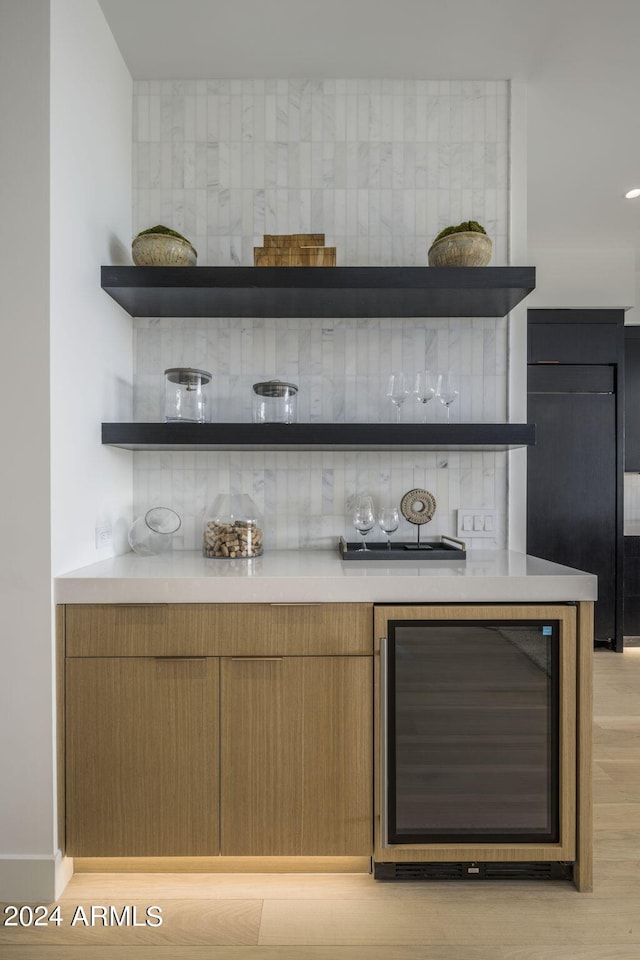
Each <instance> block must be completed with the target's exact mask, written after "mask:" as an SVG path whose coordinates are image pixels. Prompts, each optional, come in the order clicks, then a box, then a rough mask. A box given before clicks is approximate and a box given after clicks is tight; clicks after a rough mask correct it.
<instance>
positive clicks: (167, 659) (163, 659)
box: [153, 657, 207, 663]
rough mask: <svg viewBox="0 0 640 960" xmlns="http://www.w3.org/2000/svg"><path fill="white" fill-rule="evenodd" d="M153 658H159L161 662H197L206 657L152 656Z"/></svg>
mask: <svg viewBox="0 0 640 960" xmlns="http://www.w3.org/2000/svg"><path fill="white" fill-rule="evenodd" d="M153 659H154V660H159V661H160V662H161V663H199V662H200V661H203V660H206V659H207V658H206V657H154V658H153Z"/></svg>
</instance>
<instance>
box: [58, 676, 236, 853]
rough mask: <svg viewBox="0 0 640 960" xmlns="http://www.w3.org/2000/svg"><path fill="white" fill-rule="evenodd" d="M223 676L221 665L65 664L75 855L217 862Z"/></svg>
mask: <svg viewBox="0 0 640 960" xmlns="http://www.w3.org/2000/svg"><path fill="white" fill-rule="evenodd" d="M218 671H219V661H218V660H216V659H213V658H210V659H204V658H202V659H169V658H167V659H162V658H158V659H153V658H138V657H123V658H120V657H113V658H101V657H96V658H91V659H81V658H78V659H69V660H67V665H66V704H67V726H66V773H67V777H66V779H67V853H68V854H69V855H71V856H78V857H83V856H85V857H103V856H104V857H106V856H110V857H121V856H202V855H213V854H216V853H217V852H218V820H217V808H218V804H217V797H218V741H217V737H218V729H217V718H218Z"/></svg>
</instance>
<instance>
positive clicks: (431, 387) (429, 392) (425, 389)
mask: <svg viewBox="0 0 640 960" xmlns="http://www.w3.org/2000/svg"><path fill="white" fill-rule="evenodd" d="M435 392H436V380H435V377H434V376H433V374H432V373H431V371H430V370H420V372H419V373H416V379H415V383H414V387H413V393H414V395H415V397H416V399H418V400H419V401H420V403H422V404H424V421H423V422H424V423H426V422H427V404H428V403H429V400H432V399H433V397H434V396H435Z"/></svg>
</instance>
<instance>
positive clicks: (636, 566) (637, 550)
mask: <svg viewBox="0 0 640 960" xmlns="http://www.w3.org/2000/svg"><path fill="white" fill-rule="evenodd" d="M624 635H625V637H640V537H625V538H624Z"/></svg>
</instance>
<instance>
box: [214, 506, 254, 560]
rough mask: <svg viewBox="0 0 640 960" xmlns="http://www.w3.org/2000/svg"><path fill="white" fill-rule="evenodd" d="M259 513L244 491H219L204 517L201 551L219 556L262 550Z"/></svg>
mask: <svg viewBox="0 0 640 960" xmlns="http://www.w3.org/2000/svg"><path fill="white" fill-rule="evenodd" d="M262 545H263V534H262V517H261V516H260V513H259V511H258V508H257V507H256V505H255V503H254V502H253V500H252V499H251V497H250V496H248V495H247V494H246V493H243V494H226V493H221V494H220V496H218V497H216V500H215V502H214V504H213V506H212V507H211V509H210V510H208V511H207V513H206V515H205V518H204V529H203V538H202V552H203V554H204V556H205V557H210V558H213V559H220V560H236V559H238V558H239V559H249V558H251V557H259V556H260V554H261V553H262Z"/></svg>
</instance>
